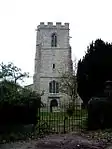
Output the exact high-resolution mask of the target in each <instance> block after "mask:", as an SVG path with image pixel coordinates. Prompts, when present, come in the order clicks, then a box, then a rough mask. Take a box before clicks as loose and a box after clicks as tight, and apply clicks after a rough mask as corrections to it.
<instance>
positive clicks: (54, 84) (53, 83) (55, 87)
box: [49, 80, 59, 93]
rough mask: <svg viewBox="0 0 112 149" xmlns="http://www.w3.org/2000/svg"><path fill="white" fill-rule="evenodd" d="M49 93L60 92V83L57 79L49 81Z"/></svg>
mask: <svg viewBox="0 0 112 149" xmlns="http://www.w3.org/2000/svg"><path fill="white" fill-rule="evenodd" d="M49 93H59V83H58V82H56V81H55V80H53V81H51V82H50V83H49Z"/></svg>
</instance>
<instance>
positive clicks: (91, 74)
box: [77, 39, 112, 104]
mask: <svg viewBox="0 0 112 149" xmlns="http://www.w3.org/2000/svg"><path fill="white" fill-rule="evenodd" d="M111 68H112V44H111V43H108V42H104V41H103V40H101V39H97V40H96V41H95V42H93V41H92V42H91V44H90V45H89V46H88V47H87V52H86V53H85V56H83V58H82V60H79V61H78V70H77V82H78V93H79V95H80V97H81V98H82V100H83V101H84V103H85V104H87V102H88V100H89V99H90V98H91V97H92V96H99V95H101V94H102V93H103V88H104V82H105V81H106V80H112V69H111Z"/></svg>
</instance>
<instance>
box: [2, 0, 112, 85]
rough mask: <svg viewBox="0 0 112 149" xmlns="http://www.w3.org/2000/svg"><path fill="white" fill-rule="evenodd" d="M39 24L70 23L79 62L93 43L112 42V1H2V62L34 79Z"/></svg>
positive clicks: (72, 43) (75, 53)
mask: <svg viewBox="0 0 112 149" xmlns="http://www.w3.org/2000/svg"><path fill="white" fill-rule="evenodd" d="M40 22H45V23H46V22H54V23H55V22H62V23H64V22H69V23H70V36H71V37H72V39H71V46H72V57H73V59H74V57H76V58H77V59H80V58H82V56H83V55H84V54H85V51H86V48H87V46H88V45H89V43H90V42H91V41H92V40H96V39H97V38H101V39H102V40H104V41H109V42H112V1H111V0H55V1H53V0H0V62H2V61H3V62H4V63H7V62H9V61H11V62H13V63H14V64H15V65H16V66H18V67H20V68H21V69H22V70H23V71H25V72H29V73H30V75H31V76H33V71H34V56H35V50H36V32H35V29H36V27H37V25H38V24H39V23H40ZM28 83H32V78H30V79H29V80H26V82H25V84H28Z"/></svg>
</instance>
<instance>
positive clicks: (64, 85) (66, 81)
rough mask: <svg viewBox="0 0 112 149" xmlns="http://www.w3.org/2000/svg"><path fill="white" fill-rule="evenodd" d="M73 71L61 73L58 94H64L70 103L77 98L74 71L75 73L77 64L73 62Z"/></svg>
mask: <svg viewBox="0 0 112 149" xmlns="http://www.w3.org/2000/svg"><path fill="white" fill-rule="evenodd" d="M73 67H74V69H73V71H71V72H70V71H69V72H68V71H67V72H64V73H61V75H60V80H59V84H60V87H59V89H60V92H62V93H65V94H67V95H69V96H70V98H71V101H73V102H74V101H75V99H76V97H77V79H76V71H77V62H76V59H75V60H74V66H73Z"/></svg>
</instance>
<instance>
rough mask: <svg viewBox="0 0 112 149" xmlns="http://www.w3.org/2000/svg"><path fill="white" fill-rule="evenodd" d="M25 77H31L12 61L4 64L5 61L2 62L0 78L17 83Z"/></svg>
mask: <svg viewBox="0 0 112 149" xmlns="http://www.w3.org/2000/svg"><path fill="white" fill-rule="evenodd" d="M25 77H29V74H28V73H26V72H24V73H22V71H21V69H20V68H18V67H17V66H15V65H14V64H13V63H12V62H9V63H8V64H4V63H3V62H2V63H1V64H0V79H2V80H4V79H5V80H11V81H14V82H15V83H16V82H17V81H18V80H22V81H23V78H25Z"/></svg>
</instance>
